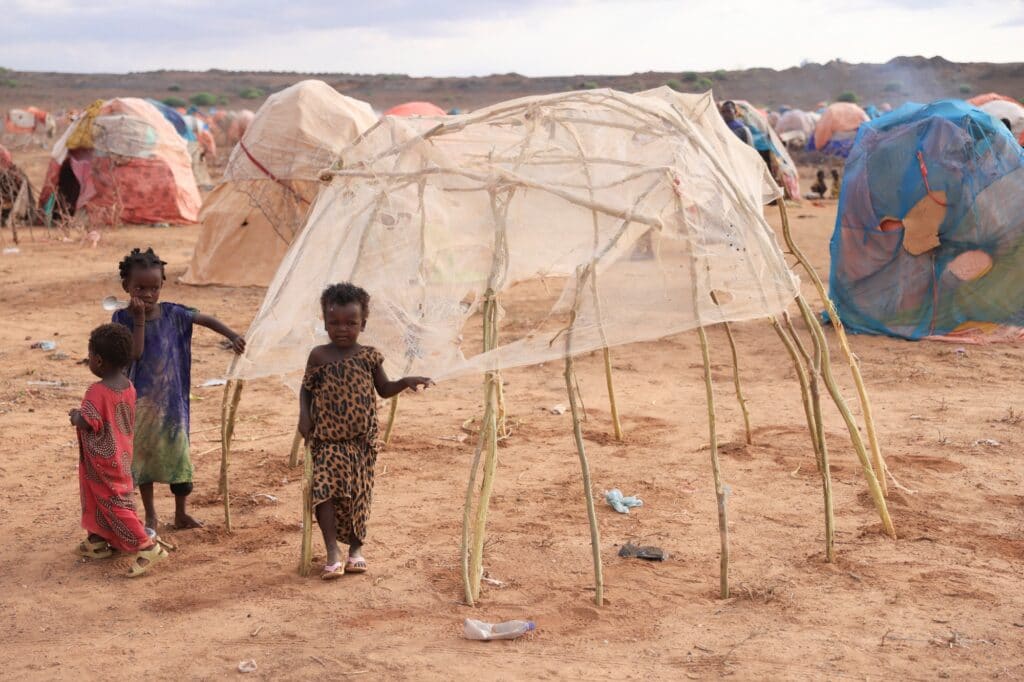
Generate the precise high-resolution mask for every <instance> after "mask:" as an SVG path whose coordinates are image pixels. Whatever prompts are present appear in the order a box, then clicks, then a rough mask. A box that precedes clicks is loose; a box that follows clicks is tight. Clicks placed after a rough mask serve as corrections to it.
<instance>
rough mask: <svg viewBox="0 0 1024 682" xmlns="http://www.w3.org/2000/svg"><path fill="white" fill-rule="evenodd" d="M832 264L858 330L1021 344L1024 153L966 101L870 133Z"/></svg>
mask: <svg viewBox="0 0 1024 682" xmlns="http://www.w3.org/2000/svg"><path fill="white" fill-rule="evenodd" d="M831 254H832V273H831V280H830V285H831V297H832V300H833V301H834V302H835V304H836V308H837V310H838V312H839V316H840V318H842V320H843V323H844V324H845V325H846V326H847V328H849V329H851V330H853V331H857V332H863V333H869V334H888V335H890V336H898V337H902V338H906V339H921V338H925V337H933V336H944V335H957V336H958V338H962V337H963V336H968V337H970V336H971V335H972V334H977V333H979V332H985V331H1000V332H1002V333H1003V334H1006V335H1009V336H1011V337H1018V336H1021V334H1020V332H1021V330H1020V328H1021V327H1024V151H1022V150H1021V148H1020V145H1018V144H1017V143H1016V141H1015V140H1014V139H1013V138H1012V137H1011V136H1010V133H1009V131H1008V130H1006V128H1005V126H1003V125H1002V124H1001V123H1000V122H999V121H997V120H995V119H993V118H992V117H991V116H988V115H987V114H985V113H983V112H981V111H979V110H978V109H976V108H974V107H971V106H969V105H968V104H966V103H965V102H961V101H956V100H942V101H939V102H934V103H932V104H929V105H925V106H922V105H920V104H906V105H904V106H902V107H900V108H899V109H897V110H896V111H894V112H892V113H891V114H888V115H886V116H883V117H882V118H879V119H877V120H875V121H871V122H870V123H865V124H863V125H862V126H861V127H860V131H859V132H858V133H857V138H856V141H855V142H854V144H853V149H852V151H851V152H850V157H849V160H848V161H847V164H846V172H845V174H844V176H843V187H842V193H841V195H840V198H839V213H838V216H837V217H836V226H835V232H834V233H833V235H832V243H831ZM997 325H998V326H1002V328H1001V329H998V330H996V329H994V328H996V327H997ZM1007 328H1009V329H1007ZM1022 338H1024V337H1022Z"/></svg>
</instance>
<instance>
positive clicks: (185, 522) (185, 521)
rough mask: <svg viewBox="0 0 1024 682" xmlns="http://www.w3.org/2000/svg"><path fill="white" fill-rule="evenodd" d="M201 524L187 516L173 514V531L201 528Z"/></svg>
mask: <svg viewBox="0 0 1024 682" xmlns="http://www.w3.org/2000/svg"><path fill="white" fill-rule="evenodd" d="M202 527H203V522H202V521H200V520H199V519H196V518H193V517H192V516H190V515H188V514H175V515H174V529H175V530H188V529H189V528H202Z"/></svg>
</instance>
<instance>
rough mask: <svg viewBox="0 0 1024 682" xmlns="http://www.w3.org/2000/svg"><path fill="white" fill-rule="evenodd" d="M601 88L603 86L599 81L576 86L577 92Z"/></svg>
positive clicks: (585, 82)
mask: <svg viewBox="0 0 1024 682" xmlns="http://www.w3.org/2000/svg"><path fill="white" fill-rule="evenodd" d="M599 87H601V85H600V83H598V82H597V81H583V82H581V83H578V84H577V85H576V89H577V90H596V89H597V88H599Z"/></svg>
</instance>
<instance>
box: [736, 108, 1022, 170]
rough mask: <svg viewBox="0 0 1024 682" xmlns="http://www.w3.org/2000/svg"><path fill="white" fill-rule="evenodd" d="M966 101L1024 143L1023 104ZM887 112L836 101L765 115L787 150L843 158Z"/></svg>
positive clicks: (886, 109) (885, 109) (883, 109)
mask: <svg viewBox="0 0 1024 682" xmlns="http://www.w3.org/2000/svg"><path fill="white" fill-rule="evenodd" d="M967 103H968V104H970V105H972V106H975V107H977V108H979V109H981V110H982V111H984V112H986V113H987V114H989V115H991V116H992V117H993V118H995V119H996V120H998V121H1000V122H1003V123H1004V125H1006V126H1007V127H1009V129H1010V131H1011V133H1012V134H1013V136H1014V137H1015V138H1016V139H1017V140H1018V142H1020V144H1022V145H1024V104H1021V102H1019V101H1017V100H1015V99H1013V98H1012V97H1007V96H1005V95H1000V94H998V93H994V92H989V93H985V94H983V95H977V96H976V97H972V98H971V99H969V100H967ZM890 111H892V108H891V107H890V106H889V105H888V104H883V105H881V106H880V107H875V106H870V105H869V106H867V107H864V108H862V107H860V106H858V105H857V104H854V103H852V102H835V103H833V104H829V105H826V106H823V107H820V108H819V109H818V110H815V111H803V110H800V109H784V110H782V111H778V112H769V113H768V114H767V116H766V118H767V120H768V123H769V124H770V125H771V127H772V128H773V129H774V130H775V132H776V133H777V134H778V135H779V137H780V139H781V140H782V142H784V143H785V144H786V145H787V146H788V147H789V148H790V149H799V150H807V151H818V152H822V153H824V154H827V155H829V156H835V157H839V158H844V159H845V158H846V157H848V156H849V154H850V150H851V148H852V146H853V141H854V138H855V137H856V135H857V130H858V129H859V128H860V126H861V125H862V124H864V123H867V122H868V121H872V120H875V119H877V118H879V117H881V116H883V115H885V114H886V113H888V112H890ZM748 125H750V123H749V122H748Z"/></svg>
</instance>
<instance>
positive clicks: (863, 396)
mask: <svg viewBox="0 0 1024 682" xmlns="http://www.w3.org/2000/svg"><path fill="white" fill-rule="evenodd" d="M778 205H779V215H780V216H781V218H782V236H783V239H785V241H786V246H788V247H789V250H790V253H792V254H793V257H794V258H796V259H797V261H798V262H799V263H800V265H801V266H803V269H804V270H805V271H806V272H807V275H808V277H810V278H811V283H812V284H814V288H815V289H816V290H817V292H818V297H819V298H820V299H821V304H822V305H823V306H825V310H826V311H828V316H829V319H830V320H832V326H833V328H834V329H835V330H836V339H837V340H838V341H839V347H840V348H841V349H842V351H843V355H844V357H845V358H846V362H847V364H849V365H850V374H851V375H852V376H853V383H854V384H855V385H856V386H857V398H858V400H859V401H860V408H861V411H862V412H863V413H864V428H865V430H866V431H867V435H868V443H869V445H870V448H871V460H872V462H873V467H874V469H875V471H877V472H878V478H879V486H880V487H881V490H882V494H883V495H886V494H888V484H887V483H886V480H885V471H886V468H885V461H884V460H883V459H882V449H881V447H880V446H879V445H878V435H877V433H876V432H875V419H874V416H873V414H872V410H871V399H870V398H868V391H867V388H866V387H865V386H864V377H863V376H861V373H860V362H859V361H858V360H857V357H856V356H855V355H854V354H853V351H852V350H850V343H849V340H848V339H847V338H846V330H845V329H844V327H843V321H842V320H841V319H840V318H839V313H838V312H836V307H835V305H834V304H833V303H832V299H830V298H829V297H828V293H827V292H826V291H825V285H824V284H822V282H821V278H820V277H818V273H817V272H816V271H815V270H814V268H813V267H811V264H810V262H809V261H808V260H807V258H806V256H804V254H803V252H802V251H801V250H800V248H799V247H798V246H797V245H796V242H794V241H793V235H792V233H791V232H790V230H789V215H788V214H787V213H786V202H785V201H783V200H782V199H780V200H779V201H778Z"/></svg>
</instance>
